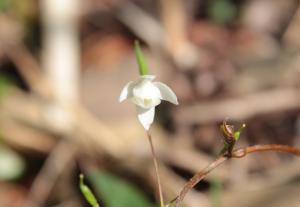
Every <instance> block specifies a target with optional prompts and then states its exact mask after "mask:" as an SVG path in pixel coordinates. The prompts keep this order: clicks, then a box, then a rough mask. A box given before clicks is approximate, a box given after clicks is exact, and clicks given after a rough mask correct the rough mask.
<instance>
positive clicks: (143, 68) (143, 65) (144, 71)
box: [134, 40, 148, 75]
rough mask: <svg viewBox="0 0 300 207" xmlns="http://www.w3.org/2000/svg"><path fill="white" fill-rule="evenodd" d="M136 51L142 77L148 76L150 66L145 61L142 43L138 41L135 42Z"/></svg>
mask: <svg viewBox="0 0 300 207" xmlns="http://www.w3.org/2000/svg"><path fill="white" fill-rule="evenodd" d="M134 51H135V56H136V59H137V63H138V66H139V72H140V75H148V65H147V63H146V61H145V57H144V54H143V51H142V49H141V47H140V43H139V42H138V41H137V40H136V41H135V42H134Z"/></svg>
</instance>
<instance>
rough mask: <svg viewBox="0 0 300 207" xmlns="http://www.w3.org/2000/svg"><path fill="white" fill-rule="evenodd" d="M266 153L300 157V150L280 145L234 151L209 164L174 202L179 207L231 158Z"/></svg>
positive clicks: (192, 179) (256, 146)
mask: <svg viewBox="0 0 300 207" xmlns="http://www.w3.org/2000/svg"><path fill="white" fill-rule="evenodd" d="M265 151H276V152H285V153H289V154H294V155H296V156H300V149H297V148H295V147H291V146H288V145H279V144H266V145H254V146H250V147H246V148H242V149H237V150H233V151H232V153H231V154H230V156H229V154H228V153H226V154H223V155H222V156H220V157H218V158H217V159H216V160H215V161H214V162H212V163H211V164H209V165H208V166H207V167H206V168H204V169H203V170H201V171H200V172H198V173H196V174H195V175H194V176H193V177H192V178H191V179H190V180H189V181H188V182H187V183H186V184H185V186H184V187H183V189H182V190H181V192H180V194H179V196H178V197H177V198H176V199H175V200H174V201H175V206H176V207H179V205H180V203H181V202H182V200H183V199H184V197H185V195H186V194H187V193H188V191H189V190H190V189H192V188H193V187H194V186H195V185H196V184H197V183H199V182H200V181H201V180H202V179H203V178H205V177H206V175H207V174H209V173H210V172H211V171H212V170H213V169H215V168H216V167H218V166H219V165H221V164H222V163H224V162H225V161H226V160H228V159H230V158H242V157H245V156H246V155H248V154H250V153H253V152H265Z"/></svg>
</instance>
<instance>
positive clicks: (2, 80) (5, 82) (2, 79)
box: [0, 0, 14, 100]
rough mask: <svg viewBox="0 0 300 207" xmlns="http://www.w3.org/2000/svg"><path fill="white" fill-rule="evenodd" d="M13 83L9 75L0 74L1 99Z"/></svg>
mask: <svg viewBox="0 0 300 207" xmlns="http://www.w3.org/2000/svg"><path fill="white" fill-rule="evenodd" d="M0 1H1V0H0ZM13 83H14V81H13V80H12V79H11V78H9V77H8V76H4V75H0V100H1V99H3V98H4V97H5V95H6V94H7V93H8V91H9V89H10V87H11V86H12V85H13Z"/></svg>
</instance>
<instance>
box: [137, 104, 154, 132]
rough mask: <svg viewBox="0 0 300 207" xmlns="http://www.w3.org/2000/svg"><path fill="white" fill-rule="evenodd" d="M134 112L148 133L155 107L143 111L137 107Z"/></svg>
mask: <svg viewBox="0 0 300 207" xmlns="http://www.w3.org/2000/svg"><path fill="white" fill-rule="evenodd" d="M136 110H137V113H138V118H139V121H140V122H141V124H142V125H143V127H144V128H145V129H146V130H147V131H148V130H149V128H150V125H151V124H152V123H153V120H154V114H155V107H152V108H150V109H145V108H142V107H139V106H137V107H136Z"/></svg>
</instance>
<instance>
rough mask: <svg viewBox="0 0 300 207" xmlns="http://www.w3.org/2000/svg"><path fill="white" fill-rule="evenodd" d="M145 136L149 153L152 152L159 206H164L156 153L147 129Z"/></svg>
mask: <svg viewBox="0 0 300 207" xmlns="http://www.w3.org/2000/svg"><path fill="white" fill-rule="evenodd" d="M147 137H148V140H149V144H150V148H151V154H152V159H153V164H154V168H155V174H156V180H157V188H158V193H159V201H160V207H164V206H165V204H164V198H163V193H162V187H161V182H160V177H159V173H158V162H157V158H156V154H155V151H154V146H153V142H152V136H151V134H150V132H149V131H147Z"/></svg>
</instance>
